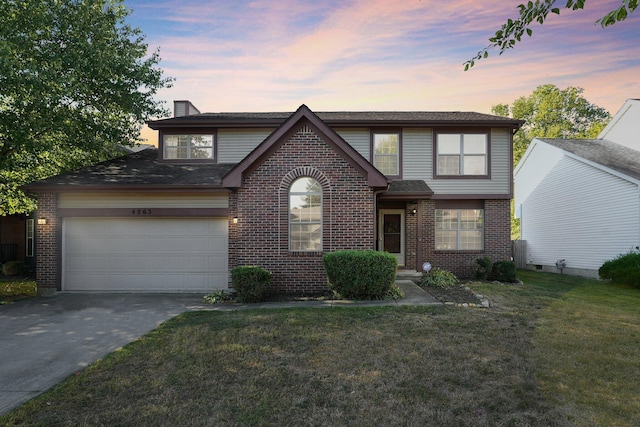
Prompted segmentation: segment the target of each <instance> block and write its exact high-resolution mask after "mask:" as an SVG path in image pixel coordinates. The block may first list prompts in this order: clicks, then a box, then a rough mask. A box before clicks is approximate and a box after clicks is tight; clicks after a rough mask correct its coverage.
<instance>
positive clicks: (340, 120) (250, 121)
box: [149, 111, 524, 129]
mask: <svg viewBox="0 0 640 427" xmlns="http://www.w3.org/2000/svg"><path fill="white" fill-rule="evenodd" d="M291 114H292V113H288V112H270V113H267V112H265V113H260V112H238V113H202V114H194V115H190V116H183V117H174V118H169V119H161V120H155V121H151V122H149V127H151V128H152V129H159V128H166V127H172V126H178V127H180V126H189V125H191V126H205V125H208V126H259V125H263V126H274V125H275V126H278V125H279V124H281V123H282V122H284V121H285V120H286V119H287V118H289V117H290V116H291ZM315 114H316V115H317V116H318V117H319V118H320V119H321V120H322V121H323V122H325V123H326V124H327V125H329V126H361V125H376V124H377V125H387V126H394V125H396V126H400V125H405V126H406V125H413V126H446V125H485V126H486V125H491V126H506V127H513V128H519V127H520V126H521V125H522V124H523V123H524V122H523V121H522V120H517V119H511V118H509V117H500V116H494V115H490V114H482V113H475V112H464V111H332V112H331V111H330V112H317V113H315Z"/></svg>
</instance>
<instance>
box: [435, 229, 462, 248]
mask: <svg viewBox="0 0 640 427" xmlns="http://www.w3.org/2000/svg"><path fill="white" fill-rule="evenodd" d="M457 240H458V233H457V232H456V231H438V230H436V249H438V250H454V249H458V245H457Z"/></svg>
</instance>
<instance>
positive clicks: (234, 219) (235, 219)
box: [233, 216, 238, 224]
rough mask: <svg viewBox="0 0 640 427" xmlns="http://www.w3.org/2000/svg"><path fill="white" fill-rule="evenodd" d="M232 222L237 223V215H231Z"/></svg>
mask: <svg viewBox="0 0 640 427" xmlns="http://www.w3.org/2000/svg"><path fill="white" fill-rule="evenodd" d="M233 223H234V224H237V223H238V217H237V216H234V217H233Z"/></svg>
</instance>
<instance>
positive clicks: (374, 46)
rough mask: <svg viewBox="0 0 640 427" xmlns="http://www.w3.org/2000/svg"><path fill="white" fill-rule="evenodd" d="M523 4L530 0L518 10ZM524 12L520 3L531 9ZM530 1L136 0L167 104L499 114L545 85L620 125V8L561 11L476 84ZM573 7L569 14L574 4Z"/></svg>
mask: <svg viewBox="0 0 640 427" xmlns="http://www.w3.org/2000/svg"><path fill="white" fill-rule="evenodd" d="M521 1H522V0H521ZM521 1H520V2H521ZM518 3H519V1H510V0H504V1H495V0H459V1H442V0H403V1H391V0H276V1H273V0H270V1H262V0H254V1H245V0H213V1H211V0H206V1H205V0H182V1H180V2H177V1H173V0H171V1H170V0H125V5H126V6H127V7H129V8H130V9H132V10H133V13H132V14H131V15H130V16H129V18H128V20H127V22H128V23H130V24H131V25H133V26H137V27H139V28H140V29H142V31H143V32H144V33H145V34H146V36H147V39H146V42H147V43H148V44H149V48H150V49H152V50H153V49H155V48H160V56H161V57H162V62H161V64H160V66H161V68H163V69H164V71H165V75H166V76H171V77H174V78H175V79H176V80H175V82H174V85H173V87H172V88H170V89H165V90H163V91H161V93H160V94H159V98H160V99H162V100H165V101H167V106H168V107H172V101H173V100H176V99H188V100H190V101H192V102H193V103H194V105H196V106H197V107H198V108H199V109H200V110H201V111H203V112H205V111H206V112H214V111H294V110H295V109H297V107H298V106H300V105H301V104H306V105H307V106H309V108H311V109H312V110H314V111H338V110H430V111H431V110H434V111H435V110H443V111H477V112H481V113H489V112H490V110H491V107H492V106H493V105H495V104H498V103H509V104H510V103H512V102H513V101H514V100H515V99H516V98H518V97H520V96H526V95H529V94H530V93H531V92H532V91H533V90H534V89H535V88H536V87H537V86H539V85H542V84H546V83H552V84H555V85H557V86H558V87H560V88H565V87H567V86H577V87H582V88H584V96H585V97H586V98H587V99H588V100H589V101H590V102H592V103H594V104H596V105H598V106H601V107H604V108H606V109H607V110H609V111H610V112H611V113H612V114H613V113H615V112H616V111H617V110H618V108H619V107H621V106H622V104H623V103H624V101H625V100H626V99H628V98H640V11H637V12H635V13H634V14H632V15H630V18H629V19H627V20H626V21H625V22H622V23H618V24H616V25H614V26H613V27H609V28H606V29H602V28H601V27H600V26H599V25H596V24H595V21H596V19H598V18H599V17H601V16H603V15H604V14H605V13H606V12H608V11H609V10H611V9H613V8H615V7H617V6H618V5H619V4H620V0H601V1H597V2H596V1H591V2H587V5H586V10H583V11H575V12H574V11H571V10H568V9H562V14H561V15H560V16H557V15H550V17H549V19H548V21H547V23H545V25H544V26H539V25H535V26H534V27H533V30H534V34H533V37H532V38H527V39H526V40H523V42H522V43H520V44H519V45H517V47H516V49H514V50H512V51H510V52H507V53H505V54H504V55H502V56H498V54H497V52H492V54H491V56H490V57H489V58H488V59H485V60H482V61H480V62H479V63H478V64H477V65H476V66H475V67H474V68H473V69H471V70H470V71H467V72H465V71H464V69H463V63H464V62H465V61H466V60H467V59H470V58H471V57H473V56H474V55H475V54H476V53H477V52H478V51H479V50H481V49H482V48H483V47H485V46H486V45H487V44H488V38H489V37H491V36H492V35H493V34H494V33H495V31H496V30H497V29H498V28H499V27H500V25H501V24H502V23H503V22H504V21H505V20H506V19H507V18H510V17H511V18H515V17H517V5H518ZM564 4H565V2H564V1H563V0H561V1H558V5H561V6H563V5H564Z"/></svg>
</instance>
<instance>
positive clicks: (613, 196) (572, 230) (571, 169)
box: [521, 157, 640, 275]
mask: <svg viewBox="0 0 640 427" xmlns="http://www.w3.org/2000/svg"><path fill="white" fill-rule="evenodd" d="M639 204H640V195H639V193H638V186H637V185H636V184H635V183H632V182H629V181H627V180H625V179H622V178H620V177H618V176H615V175H612V174H610V173H607V172H606V171H603V170H601V169H598V168H595V167H593V166H590V165H588V164H586V163H584V162H581V161H579V160H576V159H574V158H570V157H564V158H563V159H562V160H560V161H559V162H558V163H557V164H556V165H555V167H553V168H552V169H551V170H550V171H549V172H548V173H547V174H546V176H545V177H544V179H543V180H542V181H541V182H540V183H539V184H538V186H537V187H536V188H535V189H534V190H533V191H531V193H530V194H529V196H528V197H527V198H526V199H525V200H524V201H523V202H522V210H521V221H522V222H521V229H522V239H523V240H526V241H527V247H528V255H529V257H528V258H529V262H530V263H531V264H537V265H546V266H553V265H554V264H555V262H556V261H557V260H559V259H565V260H566V261H565V262H566V266H567V267H568V268H574V269H581V270H591V271H592V272H593V275H596V274H597V269H598V268H599V267H600V266H601V265H602V263H603V262H604V261H606V260H608V259H611V258H613V257H615V256H617V255H618V254H620V253H621V252H625V251H627V250H630V249H632V248H633V247H635V246H636V245H638V244H639V243H640V242H639V232H640V222H639V221H640V212H639V211H640V208H639Z"/></svg>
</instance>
